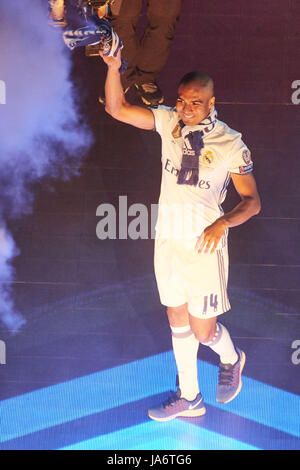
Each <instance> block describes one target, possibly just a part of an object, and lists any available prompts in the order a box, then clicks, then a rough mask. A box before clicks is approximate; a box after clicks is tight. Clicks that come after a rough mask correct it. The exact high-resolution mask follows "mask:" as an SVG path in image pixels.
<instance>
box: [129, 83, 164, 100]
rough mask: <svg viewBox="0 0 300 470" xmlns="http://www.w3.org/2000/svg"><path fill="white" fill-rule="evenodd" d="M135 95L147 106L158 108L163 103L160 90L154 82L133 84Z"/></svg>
mask: <svg viewBox="0 0 300 470" xmlns="http://www.w3.org/2000/svg"><path fill="white" fill-rule="evenodd" d="M135 87H136V91H137V94H138V95H139V97H140V98H141V100H142V102H143V103H144V104H146V105H147V106H158V105H159V104H162V103H163V102H164V97H163V94H162V92H161V89H160V88H159V86H158V85H157V83H156V82H149V83H142V84H141V85H139V84H137V83H136V84H135Z"/></svg>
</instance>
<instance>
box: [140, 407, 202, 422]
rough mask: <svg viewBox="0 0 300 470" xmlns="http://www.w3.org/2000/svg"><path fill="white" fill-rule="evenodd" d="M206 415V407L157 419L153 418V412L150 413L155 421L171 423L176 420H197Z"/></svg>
mask: <svg viewBox="0 0 300 470" xmlns="http://www.w3.org/2000/svg"><path fill="white" fill-rule="evenodd" d="M205 413H206V408H205V406H202V407H201V408H196V409H194V410H185V411H180V412H179V413H176V414H174V415H172V416H165V417H157V416H153V415H152V416H151V410H149V411H148V416H149V418H151V419H154V420H155V421H161V422H163V421H171V420H172V419H175V418H181V417H185V418H196V417H198V416H203V415H205Z"/></svg>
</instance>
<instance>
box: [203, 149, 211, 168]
mask: <svg viewBox="0 0 300 470" xmlns="http://www.w3.org/2000/svg"><path fill="white" fill-rule="evenodd" d="M201 160H202V162H203V163H205V164H206V165H207V164H208V165H211V164H212V162H213V161H214V156H213V153H212V151H211V150H206V152H204V154H203V155H202V156H201Z"/></svg>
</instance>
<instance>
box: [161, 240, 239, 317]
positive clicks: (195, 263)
mask: <svg viewBox="0 0 300 470" xmlns="http://www.w3.org/2000/svg"><path fill="white" fill-rule="evenodd" d="M154 270H155V276H156V282H157V287H158V291H159V296H160V301H161V303H162V304H163V305H165V306H167V307H178V306H180V305H183V304H185V303H187V304H188V311H189V313H190V314H191V315H193V316H195V317H197V318H201V319H205V318H212V317H215V316H218V315H221V314H222V313H224V312H227V311H228V310H229V309H230V303H229V300H228V296H227V281H228V248H227V244H226V246H225V247H224V248H221V249H219V250H216V251H215V252H214V253H213V254H209V253H208V254H202V253H197V252H196V251H195V250H194V249H193V248H192V247H188V246H187V245H186V244H184V243H183V242H182V241H179V240H174V239H162V238H158V239H156V240H155V250H154Z"/></svg>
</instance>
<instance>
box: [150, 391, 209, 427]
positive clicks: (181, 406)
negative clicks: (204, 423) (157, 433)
mask: <svg viewBox="0 0 300 470" xmlns="http://www.w3.org/2000/svg"><path fill="white" fill-rule="evenodd" d="M205 413H206V409H205V406H204V403H203V397H202V395H201V393H199V394H198V395H197V396H196V398H195V400H193V401H188V400H186V399H185V398H181V391H180V389H178V390H177V392H176V393H174V392H173V395H172V396H171V397H170V398H169V399H168V400H167V401H165V402H164V403H163V404H162V405H160V406H157V407H155V408H151V409H150V410H148V416H149V418H151V419H154V420H155V421H170V420H171V419H174V418H177V417H179V416H186V417H190V418H192V417H196V416H203V415H204V414H205Z"/></svg>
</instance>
